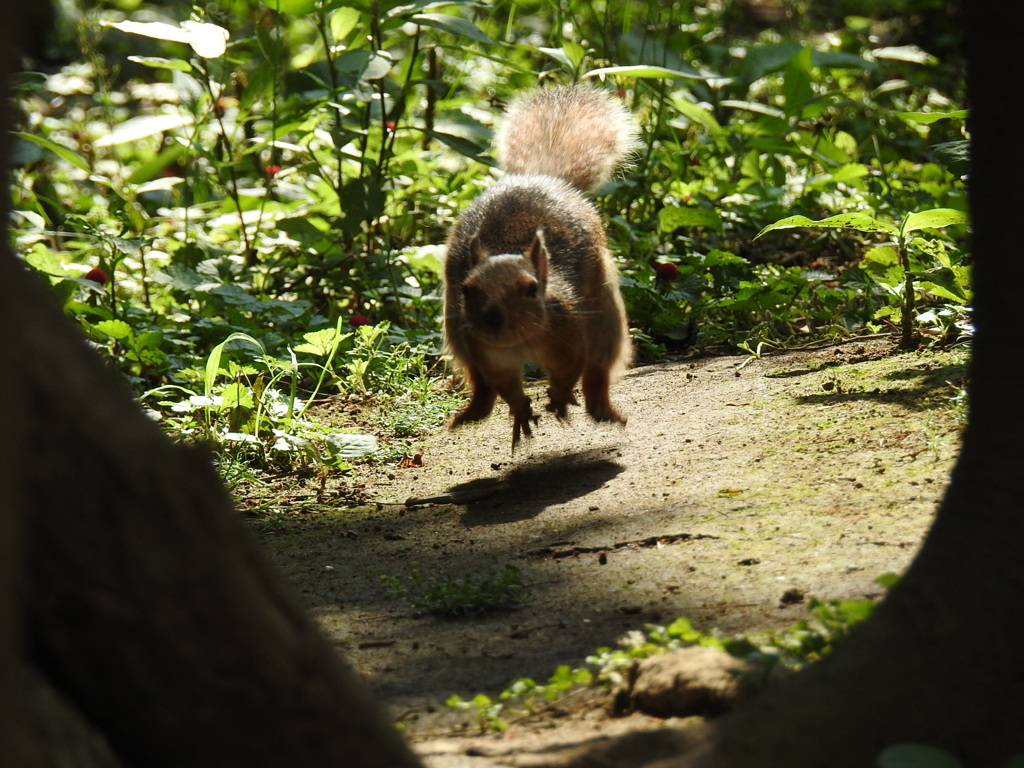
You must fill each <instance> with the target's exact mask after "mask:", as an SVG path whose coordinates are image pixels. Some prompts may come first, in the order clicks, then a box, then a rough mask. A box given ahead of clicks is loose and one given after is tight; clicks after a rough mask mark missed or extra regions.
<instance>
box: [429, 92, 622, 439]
mask: <svg viewBox="0 0 1024 768" xmlns="http://www.w3.org/2000/svg"><path fill="white" fill-rule="evenodd" d="M635 133H636V129H635V126H634V123H633V120H632V116H631V115H630V114H629V113H628V112H627V111H626V110H625V109H624V108H623V107H621V106H620V105H618V104H617V103H615V102H613V101H612V100H611V97H610V96H608V95H607V94H605V93H604V92H602V91H597V90H595V89H593V88H590V87H584V86H573V87H567V88H550V89H538V90H536V91H531V92H529V93H528V94H526V95H525V96H524V97H522V98H521V99H519V100H517V101H515V102H513V104H512V106H511V107H510V108H509V113H508V117H507V119H506V122H505V124H504V126H503V127H502V129H501V131H500V133H499V141H498V145H499V155H500V157H499V159H500V161H501V163H502V165H503V167H505V168H506V170H508V171H509V173H508V174H507V175H506V176H505V177H504V178H502V179H501V180H500V181H498V182H496V183H495V184H494V185H493V186H491V187H490V188H489V189H488V190H487V191H485V192H484V193H483V194H482V195H481V196H480V197H479V198H477V199H476V200H475V201H474V202H473V203H472V205H470V206H469V208H467V209H466V211H465V212H464V213H463V214H462V216H460V217H459V220H458V221H457V222H456V224H455V226H454V227H453V228H452V231H451V234H450V236H449V239H448V254H447V257H446V261H445V292H444V336H445V344H446V347H447V349H448V352H449V353H450V354H451V356H452V358H453V359H454V361H455V363H456V364H457V365H458V366H460V367H461V368H462V369H463V370H464V372H465V375H466V377H467V379H468V381H469V383H470V385H471V386H472V388H473V395H472V398H471V400H470V403H469V405H468V406H466V408H464V409H463V410H462V411H460V412H459V413H458V414H456V415H455V417H454V418H453V419H452V420H451V423H450V425H449V426H450V427H453V428H454V427H457V426H459V425H460V424H463V423H465V422H467V421H478V420H480V419H483V418H485V417H487V416H488V415H489V414H490V413H491V410H492V409H493V408H494V404H495V402H496V400H497V398H498V397H501V398H502V399H503V400H504V401H505V402H507V403H508V404H509V408H510V409H511V411H512V416H513V428H512V444H513V448H514V447H515V445H516V443H518V441H519V439H520V436H521V434H525V435H527V436H528V437H529V436H530V435H531V434H532V429H531V427H532V425H533V424H535V423H536V421H537V417H536V416H535V415H534V413H533V410H532V408H531V405H530V399H529V398H528V397H527V396H526V394H525V393H524V391H523V376H522V373H523V365H524V364H525V363H527V362H536V363H539V364H540V365H541V366H543V368H544V369H545V370H546V371H547V374H548V379H549V387H548V398H549V402H548V405H547V410H548V411H550V412H551V413H554V414H555V415H556V416H557V417H558V418H559V419H564V418H566V417H567V413H568V406H569V405H577V404H578V403H577V400H576V397H575V394H574V389H575V387H576V384H577V382H579V381H580V379H581V378H582V382H583V387H582V388H583V396H584V399H585V402H586V408H587V412H588V413H589V414H590V416H591V417H592V418H593V419H594V420H596V421H611V422H618V423H621V424H625V422H626V419H625V417H623V416H622V415H621V414H620V413H619V412H618V411H617V410H616V409H615V407H614V406H613V405H612V404H611V400H610V399H609V393H608V390H609V386H610V384H611V382H612V380H613V379H614V378H615V376H617V375H618V374H619V373H620V372H621V370H622V369H623V368H624V367H625V366H626V365H627V364H628V362H629V357H630V354H629V353H630V347H629V334H628V328H627V324H626V313H625V310H624V308H623V304H622V297H621V295H620V293H619V285H618V273H617V271H616V268H615V263H614V261H613V260H612V257H611V254H610V253H609V252H608V248H607V246H606V243H605V234H604V227H603V224H602V222H601V218H600V216H599V215H598V213H597V211H596V209H595V208H594V206H593V204H592V203H591V202H590V201H589V200H588V199H587V198H586V197H585V196H584V194H583V192H582V191H581V189H585V190H589V189H591V188H593V187H594V186H599V185H600V184H601V183H603V182H604V181H606V180H607V178H608V177H609V176H610V175H611V173H612V172H613V171H614V169H615V167H616V166H617V165H619V164H620V163H621V162H622V161H623V159H624V158H625V156H626V154H627V153H628V152H629V151H631V149H632V147H633V144H634V141H635V138H634V137H635ZM581 159H582V160H584V161H585V162H586V165H585V166H584V165H581Z"/></svg>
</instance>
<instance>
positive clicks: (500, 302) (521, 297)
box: [461, 230, 548, 347]
mask: <svg viewBox="0 0 1024 768" xmlns="http://www.w3.org/2000/svg"><path fill="white" fill-rule="evenodd" d="M469 250H470V263H471V264H472V267H471V268H470V270H469V273H468V274H467V275H466V279H465V280H463V281H462V285H461V291H462V308H463V319H464V321H465V327H466V329H467V330H468V331H469V332H470V333H471V334H472V335H474V336H476V337H477V339H479V340H480V341H482V342H483V343H485V344H487V345H489V346H492V347H511V346H519V345H523V344H527V345H528V344H530V343H531V342H532V341H533V339H534V338H535V337H536V336H537V335H539V334H540V333H542V332H543V331H544V330H545V328H546V327H547V322H546V317H547V282H548V250H547V247H546V246H545V245H544V234H543V232H541V231H540V230H538V231H537V233H536V235H535V236H534V238H533V241H532V242H531V243H530V246H529V247H528V248H527V249H526V252H525V253H521V254H519V253H511V254H508V253H503V254H489V253H488V252H487V249H486V248H485V247H484V245H483V243H481V242H480V237H479V236H477V237H474V238H473V240H472V241H471V242H470V244H469Z"/></svg>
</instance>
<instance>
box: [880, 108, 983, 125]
mask: <svg viewBox="0 0 1024 768" xmlns="http://www.w3.org/2000/svg"><path fill="white" fill-rule="evenodd" d="M968 114H969V110H966V109H957V110H954V111H952V112H897V113H896V117H898V118H900V119H901V120H906V121H907V122H908V123H924V124H926V125H930V124H931V123H936V122H938V121H939V120H948V119H954V120H966V119H967V115H968Z"/></svg>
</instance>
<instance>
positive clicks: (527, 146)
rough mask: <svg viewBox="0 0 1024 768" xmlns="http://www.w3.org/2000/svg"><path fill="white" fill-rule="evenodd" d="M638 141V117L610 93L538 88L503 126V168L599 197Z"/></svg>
mask: <svg viewBox="0 0 1024 768" xmlns="http://www.w3.org/2000/svg"><path fill="white" fill-rule="evenodd" d="M637 136H638V129H637V124H636V119H635V118H634V117H633V113H632V112H630V111H629V110H628V109H627V108H626V107H625V105H623V104H622V103H620V101H619V100H618V99H616V98H615V97H614V96H613V95H612V94H611V93H609V92H608V91H605V90H602V89H600V88H596V87H594V86H589V85H563V86H551V87H547V88H536V89H534V90H532V91H527V92H526V93H525V94H523V95H521V96H518V97H516V98H515V99H514V100H513V101H512V103H511V104H509V107H508V110H507V112H506V115H505V118H504V120H503V121H502V122H501V123H500V124H499V126H498V132H497V137H496V144H497V147H498V163H499V165H500V166H501V167H502V168H503V169H504V170H505V171H506V172H508V173H513V174H543V175H546V176H556V177H558V178H560V179H564V180H565V181H567V182H569V183H570V184H572V185H573V186H574V187H576V188H577V189H579V190H580V191H582V192H593V191H595V190H596V189H598V188H599V187H600V186H601V185H603V184H604V183H605V182H607V181H608V180H609V179H610V178H611V176H612V174H613V173H614V172H615V169H616V168H618V167H619V165H621V164H622V163H623V162H625V161H626V159H627V158H628V157H629V155H630V153H632V152H633V150H634V149H635V148H636V145H637Z"/></svg>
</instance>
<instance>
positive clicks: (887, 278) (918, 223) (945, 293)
mask: <svg viewBox="0 0 1024 768" xmlns="http://www.w3.org/2000/svg"><path fill="white" fill-rule="evenodd" d="M966 221H967V214H966V213H965V212H963V211H958V210H953V209H950V208H935V209H932V210H929V211H920V212H918V213H911V214H908V215H907V216H906V217H905V218H903V220H902V221H900V223H899V224H898V225H894V224H890V223H889V222H886V221H881V220H879V219H876V218H875V217H873V216H870V215H869V214H867V213H846V214H840V215H838V216H830V217H828V218H826V219H822V220H820V221H811V220H810V219H808V218H807V217H806V216H789V217H787V218H785V219H782V220H780V221H777V222H775V223H774V224H769V225H768V226H767V227H765V228H764V229H762V230H761V231H760V232H759V233H758V234H757V237H761V236H762V235H764V234H766V233H768V232H771V231H774V230H777V229H790V228H793V227H809V228H820V229H852V230H858V231H861V232H881V233H883V234H887V235H890V236H891V237H892V238H893V241H894V242H893V244H892V245H883V246H880V247H878V248H874V249H872V250H871V251H869V252H868V253H867V255H866V256H865V259H864V263H865V265H866V268H867V270H868V273H869V274H872V275H873V276H875V278H876V279H877V281H878V283H879V284H880V285H881V286H883V287H885V288H887V289H888V290H889V291H890V292H891V293H893V294H894V295H898V296H899V299H900V303H899V312H900V329H901V341H902V344H903V346H904V347H906V348H910V347H914V346H916V344H917V334H916V330H915V318H916V316H917V311H916V298H915V286H919V287H921V288H924V289H927V290H930V291H932V292H933V293H936V294H938V295H940V296H942V297H943V298H946V299H948V300H950V301H954V302H957V303H958V304H966V303H967V302H968V300H969V298H970V293H969V288H968V280H967V271H966V268H965V267H963V266H962V265H961V264H960V263H955V262H954V260H953V259H952V258H951V257H950V255H949V249H948V247H947V246H946V245H945V244H944V243H942V242H941V241H939V240H937V239H926V238H922V237H910V235H911V234H912V233H914V232H920V231H923V230H936V229H941V228H944V227H948V226H951V225H954V224H963V223H966ZM755 239H756V238H755ZM912 256H913V257H916V259H912ZM929 256H931V257H932V258H931V259H930V261H931V262H932V266H930V267H926V268H922V267H921V266H920V265H921V264H927V262H928V261H929V259H928V257H929ZM915 267H917V269H915ZM891 268H895V269H898V270H899V274H900V279H899V280H898V281H894V279H893V278H894V276H895V275H894V271H893V269H891ZM900 286H902V290H901V289H900ZM876 316H880V317H884V316H885V315H884V314H881V315H876Z"/></svg>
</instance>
